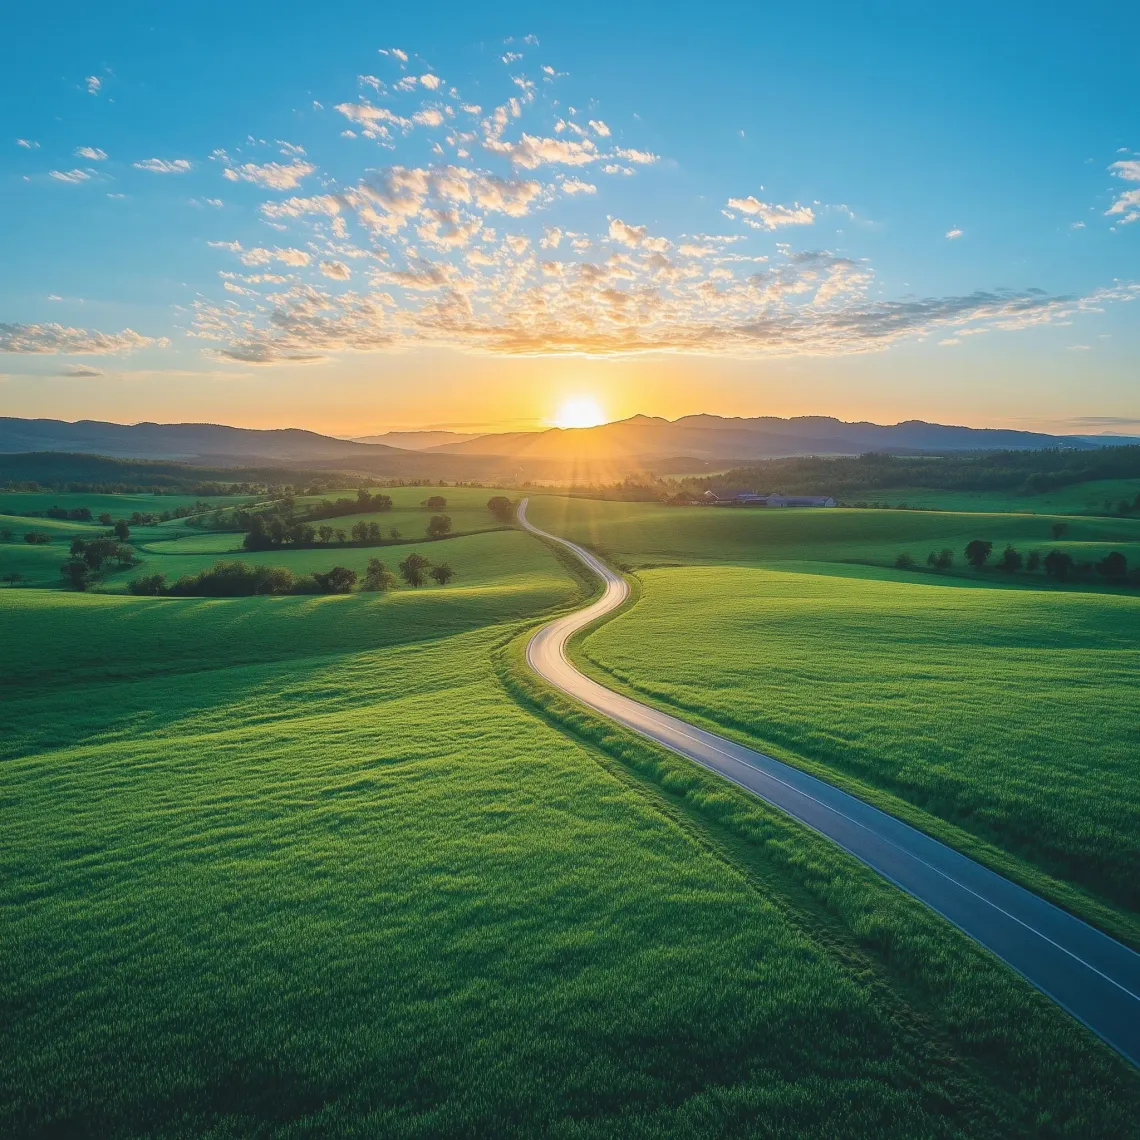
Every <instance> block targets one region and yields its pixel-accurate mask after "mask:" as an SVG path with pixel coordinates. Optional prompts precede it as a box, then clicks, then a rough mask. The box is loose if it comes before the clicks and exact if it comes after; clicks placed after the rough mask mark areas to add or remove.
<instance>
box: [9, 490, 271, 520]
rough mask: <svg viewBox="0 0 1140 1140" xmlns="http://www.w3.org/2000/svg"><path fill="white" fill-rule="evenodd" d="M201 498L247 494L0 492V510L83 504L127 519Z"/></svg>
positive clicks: (243, 499)
mask: <svg viewBox="0 0 1140 1140" xmlns="http://www.w3.org/2000/svg"><path fill="white" fill-rule="evenodd" d="M199 499H201V501H202V502H206V503H209V504H210V506H211V508H217V507H227V508H228V507H234V506H238V505H240V504H241V503H248V502H249V501H250V498H249V496H248V495H211V496H210V497H209V498H205V499H203V498H202V497H201V496H200V495H174V494H171V495H147V494H122V495H99V494H95V493H90V492H87V491H0V513H5V512H7V513H11V514H27V513H29V512H31V511H46V510H47V509H48V508H49V507H63V508H65V509H66V510H74V509H75V508H77V507H87V509H88V510H90V512H91V514H92V515H93V516H94V517H96V518H98V517H99V515H101V514H102V513H103V512H104V511H106V512H107V513H108V514H110V515H111V516H112V518H116V519H125V518H130V517H131V515H132V514H134V512H135V511H153V512H154V513H155V514H161V513H162V512H163V511H175V510H177V509H178V508H179V507H192V506H193V505H194V504H195V503H196V502H198V501H199Z"/></svg>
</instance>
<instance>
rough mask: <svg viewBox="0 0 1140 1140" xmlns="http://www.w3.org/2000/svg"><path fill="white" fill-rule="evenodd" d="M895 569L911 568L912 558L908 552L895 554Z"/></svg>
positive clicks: (912, 564)
mask: <svg viewBox="0 0 1140 1140" xmlns="http://www.w3.org/2000/svg"><path fill="white" fill-rule="evenodd" d="M895 569H896V570H913V569H914V559H913V558H911V556H910V555H909V554H905V553H904V554H898V555H896V556H895Z"/></svg>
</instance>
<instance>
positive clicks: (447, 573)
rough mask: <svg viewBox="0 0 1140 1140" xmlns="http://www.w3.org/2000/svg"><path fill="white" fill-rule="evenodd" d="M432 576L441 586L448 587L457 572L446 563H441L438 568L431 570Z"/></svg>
mask: <svg viewBox="0 0 1140 1140" xmlns="http://www.w3.org/2000/svg"><path fill="white" fill-rule="evenodd" d="M431 576H432V577H433V578H434V579H435V580H436V581H437V582H438V583H439V584H440V585H441V586H446V585H447V583H448V582H450V581H451V579H452V578H454V577H455V571H454V570H452V568H451V567H450V566H448V564H447V563H446V562H441V563H440V564H439V565H438V566H433V567H432V568H431Z"/></svg>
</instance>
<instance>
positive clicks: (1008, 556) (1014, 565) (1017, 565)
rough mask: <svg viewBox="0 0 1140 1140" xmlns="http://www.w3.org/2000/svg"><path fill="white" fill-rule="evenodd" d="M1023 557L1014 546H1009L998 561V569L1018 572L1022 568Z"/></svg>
mask: <svg viewBox="0 0 1140 1140" xmlns="http://www.w3.org/2000/svg"><path fill="white" fill-rule="evenodd" d="M1022 562H1023V559H1022V557H1021V555H1020V554H1018V553H1017V551H1016V550H1014V549H1013V547H1012V546H1007V547H1006V548H1005V550H1003V551H1002V555H1001V561H1000V562H999V563H998V569H999V570H1004V571H1005V573H1007V574H1016V573H1017V571H1018V570H1020V569H1021V564H1022Z"/></svg>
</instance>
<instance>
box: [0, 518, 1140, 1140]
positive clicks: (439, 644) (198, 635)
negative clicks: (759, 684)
mask: <svg viewBox="0 0 1140 1140" xmlns="http://www.w3.org/2000/svg"><path fill="white" fill-rule="evenodd" d="M493 537H494V538H495V539H496V541H499V542H505V541H506V540H508V539H511V540H513V539H514V538H515V537H518V538H520V539H521V538H522V536H505V535H499V536H493ZM461 541H467V540H461ZM471 541H474V540H471ZM530 546H531V548H532V549H533V554H532V557H533V559H534V564H533V566H532V571H531V572H532V573H536V574H539V573H545V574H548V575H549V576H550V577H551V579H557V580H558V582H559V586H560V591H561V592H560V594H558V595H557V596H559V597H561V598H566V597H567V596H569V594H570V593H571V592H572V591H573V589H574V587H573V584H572V582H571V581H570V580H569V579H567V578H566V577H565V576H563V575H562V574H561V573H560V572H559V571H558V570H557V567H556V565H555V564H554V563H553V560H552V559H551V558H550V556H549V554H547V552H546V551H545V549H544V548H543V547H542V546H540V545H539V544H537V543H534V542H531V543H530ZM522 557H523V555H522V551H521V550H520V549H512V550H511V552H510V558H509V562H510V564H511V565H512V566H517V565H518V563H519V560H520V558H522ZM543 568H545V569H543ZM497 585H498V583H497V582H496V581H493V580H492V581H489V582H488V583H487V590H488V592H489V593H490V594H494V592H495V590H496V588H497ZM505 593H506V594H507V595H508V596H507V597H506V598H505V600H503V601H502V602H501V604H500V605H499V607H498V608H497V609H495V608H493V607H492V608H490V609H488V610H487V612H486V613H485V615H484V620H494V619H495V618H499V619H501V618H504V617H507V618H509V617H511V616H513V615H514V613H515V612H516V611H515V610H514V608H513V607H514V605H515V603H514V601H512V600H511V598H510V597H509V593H510V591H509V589H507V590H505ZM540 593H541V591H536V592H535V594H534V595H533V597H532V605H533V606H538V605H540V604H549V603H550V601H551V600H552V598H551V597H550V596H549V595H548V596H547V597H546V598H545V600H543V599H542V598H541V597H540ZM452 603H454V604H457V605H458V604H461V592H460V591H457V590H451V589H449V590H445V591H438V592H437V593H435V594H434V595H430V594H428V593H426V592H420V593H412V592H408V593H406V594H405V595H403V596H400V595H397V596H396V597H394V598H392V599H390V600H384V601H379V602H377V601H376V600H374V599H369V598H364V597H360V596H357V597H350V598H334V599H318V600H317V604H316V605H315V606H313V605H311V602H310V600H308V599H252V600H227V601H221V602H205V603H203V602H195V601H189V602H183V601H177V602H171V601H166V600H163V599H151V598H115V597H104V596H90V595H89V596H84V595H73V594H61V593H45V594H40V595H38V596H37V595H36V593H35V592H33V591H23V592H20V591H16V592H13V593H12V594H11V595H10V596H9V595H7V594H5V595H4V598H3V604H4V607H5V610H6V612H5V614H4V621H3V622H2V623H0V628H2V629H4V630H5V631H8V630H10V629H11V628H12V622H11V621H10V620H9V619H11V618H13V617H15V618H18V619H19V613H20V611H21V610H22V609H24V608H26V607H31V608H32V613H31V616H30V621H29V624H28V626H27V630H25V631H24V633H23V636H22V637H20V636H19V635H18V634H17V637H16V641H15V644H16V645H18V646H19V649H20V654H21V657H22V660H23V673H24V675H26V676H38V677H41V678H43V677H48V676H51V677H52V678H53V679H54V682H55V683H53V684H50V685H48V684H34V685H26V686H23V687H16V688H14V689H10V690H9V692H8V693H7V695H6V698H5V717H6V722H5V723H6V730H7V731H6V733H5V742H6V743H7V744H8V745H9V746H10V748H11V752H10V754H9V756H8V758H7V759H5V760H4V761H3V763H4V779H3V781H2V782H0V789H2V790H0V827H2V828H3V833H4V835H5V843H4V844H3V845H0V908H2V914H3V920H4V921H3V923H2V924H0V930H2V932H3V933H2V939H3V953H2V954H0V1016H2V1018H3V1023H4V1025H5V1039H6V1048H5V1049H4V1050H2V1051H0V1088H3V1089H5V1090H6V1091H5V1094H4V1098H3V1101H2V1102H0V1112H2V1113H3V1115H2V1116H0V1131H4V1132H5V1133H6V1134H11V1135H18V1134H27V1135H47V1134H54V1135H60V1134H77V1133H83V1134H90V1135H99V1136H127V1135H139V1134H143V1133H145V1134H147V1135H151V1136H174V1135H203V1134H211V1135H216V1136H245V1135H260V1136H269V1135H272V1136H278V1135H280V1136H286V1135H287V1136H290V1137H298V1136H310V1135H313V1136H315V1135H320V1136H329V1135H350V1134H351V1135H358V1134H361V1133H366V1134H373V1135H386V1136H400V1135H415V1136H440V1135H491V1134H495V1135H523V1134H526V1135H533V1134H539V1133H541V1134H545V1135H560V1136H574V1137H583V1136H602V1135H606V1136H608V1135H614V1134H620V1135H629V1136H637V1135H661V1134H685V1135H710V1136H723V1135H749V1134H756V1133H757V1132H764V1133H765V1134H769V1135H802V1134H813V1135H819V1134H824V1133H826V1134H864V1135H869V1134H875V1135H897V1136H908V1137H909V1136H916V1135H923V1136H954V1135H970V1136H995V1137H998V1136H1001V1137H1006V1136H1010V1135H1026V1136H1028V1135H1045V1134H1058V1135H1060V1134H1066V1133H1067V1134H1072V1135H1081V1136H1119V1135H1124V1134H1126V1133H1127V1131H1128V1129H1129V1128H1131V1127H1132V1125H1131V1124H1130V1123H1129V1122H1130V1121H1132V1122H1134V1121H1135V1119H1136V1117H1137V1113H1138V1112H1140V1082H1138V1081H1137V1079H1136V1075H1135V1074H1134V1073H1133V1072H1132V1071H1131V1070H1129V1069H1128V1068H1127V1067H1126V1066H1124V1065H1123V1063H1121V1062H1119V1061H1118V1060H1117V1059H1116V1058H1114V1057H1112V1056H1111V1055H1109V1054H1108V1052H1107V1051H1106V1050H1105V1049H1104V1048H1103V1047H1102V1046H1100V1045H1099V1044H1098V1043H1096V1042H1094V1041H1093V1040H1092V1039H1091V1038H1089V1037H1088V1035H1086V1034H1085V1033H1083V1032H1082V1031H1081V1030H1080V1029H1079V1028H1077V1027H1075V1026H1073V1025H1072V1023H1071V1022H1069V1021H1068V1019H1067V1018H1066V1017H1065V1016H1064V1015H1063V1014H1061V1013H1060V1012H1059V1011H1058V1010H1056V1009H1055V1008H1054V1007H1052V1006H1051V1005H1050V1003H1048V1002H1047V1001H1046V1000H1045V999H1043V998H1041V997H1040V995H1037V994H1035V993H1033V992H1031V991H1030V990H1029V989H1028V987H1026V986H1025V985H1024V984H1023V983H1021V982H1020V981H1019V980H1017V979H1016V978H1013V977H1012V976H1011V975H1009V974H1008V972H1006V971H1005V970H1004V969H1002V968H1000V967H998V966H997V965H995V964H994V963H993V962H992V961H991V960H990V959H989V958H988V957H987V956H986V955H984V954H982V953H981V952H979V951H977V950H976V949H975V948H973V947H971V946H969V945H968V944H966V943H965V941H964V940H963V939H961V938H960V936H958V935H957V934H955V933H954V932H953V931H950V930H948V929H947V928H946V927H945V925H944V924H943V923H941V922H940V921H939V920H937V919H936V918H935V917H934V916H932V915H930V914H929V912H926V911H925V910H924V909H923V908H921V907H918V906H917V905H916V904H913V903H912V902H911V901H910V900H907V899H906V898H905V897H903V896H901V895H900V894H899V893H898V892H896V891H894V890H893V889H892V888H890V887H889V886H887V885H886V884H884V883H880V882H878V881H877V880H872V881H870V882H867V881H865V880H866V876H865V875H864V874H863V873H862V872H861V871H860V870H859V869H858V868H857V867H854V866H853V865H851V864H850V862H849V861H847V860H845V859H844V858H843V857H842V856H840V855H839V854H838V853H837V852H835V851H834V850H833V849H832V848H831V847H830V845H827V844H824V843H822V842H821V841H817V840H815V839H814V838H813V837H811V836H810V835H808V834H807V833H805V832H804V831H803V829H800V828H797V827H795V826H794V825H792V824H790V822H788V821H784V820H781V819H779V818H778V817H775V816H768V815H766V814H765V813H764V812H763V810H762V808H760V807H759V805H757V804H756V803H755V801H747V800H745V799H743V798H742V797H739V796H736V795H735V793H733V792H731V791H727V792H726V791H725V790H724V789H723V788H721V787H718V786H710V787H707V788H706V787H705V786H704V784H702V777H701V775H700V774H698V773H694V772H692V771H691V770H690V769H691V766H681V767H680V768H678V770H677V772H676V773H675V774H673V775H671V776H670V775H669V774H668V773H665V779H664V784H665V785H668V787H669V789H670V790H669V792H668V793H665V792H663V791H662V790H661V782H660V781H659V780H658V779H657V778H656V777H659V776H661V775H662V772H661V771H657V772H655V773H654V774H653V775H654V778H653V779H646V778H645V775H644V772H639V771H638V764H639V763H643V762H644V756H642V757H640V759H639V757H638V756H637V755H635V754H629V753H626V754H624V756H623V759H624V761H625V765H626V766H623V765H619V764H615V763H614V762H613V761H611V760H609V759H607V758H606V756H605V755H604V754H602V753H598V752H595V751H594V750H592V749H591V748H590V747H589V746H587V745H584V744H580V743H575V742H574V741H573V740H569V739H567V738H566V737H565V736H564V735H562V734H561V733H558V732H555V731H553V730H552V729H551V728H549V727H547V725H545V724H544V723H543V722H542V721H541V720H539V719H537V718H535V717H534V716H533V715H531V714H530V713H529V712H528V711H526V710H525V709H524V708H520V707H519V705H517V704H516V703H514V702H513V701H512V700H511V699H510V698H509V696H508V695H507V693H506V692H504V690H503V688H502V687H501V685H500V683H499V681H498V680H497V678H496V676H495V674H494V671H493V670H492V666H491V656H492V650H493V648H494V646H495V645H496V643H497V642H499V641H501V639H502V636H503V629H504V627H502V626H499V627H498V628H496V629H476V630H471V631H469V632H466V633H460V634H452V635H451V636H441V635H442V634H443V633H444V632H445V631H446V622H445V621H444V620H443V618H442V609H437V610H434V611H433V610H431V609H429V608H428V607H429V606H437V607H444V606H447V605H450V604H452ZM401 604H402V605H404V606H406V607H407V609H406V611H404V612H403V613H402V614H400V611H399V610H398V606H399V605H401ZM37 605H38V608H36V607H37ZM178 607H183V608H182V609H179V608H178ZM259 607H260V612H259V609H258V608H259ZM373 615H375V617H376V618H377V619H379V623H380V626H379V628H387V627H386V626H384V625H383V624H382V623H384V622H392V623H393V624H398V625H399V627H400V630H401V631H402V632H401V634H400V636H399V637H398V638H395V639H393V640H394V641H398V642H399V643H395V644H390V645H389V646H388V647H387V648H369V649H366V650H365V649H362V645H363V644H364V640H363V639H359V640H356V641H351V642H349V643H347V644H346V643H345V638H346V637H347V636H348V635H349V633H350V631H351V630H353V629H354V628H364V629H365V630H367V632H368V634H369V635H370V636H374V635H375V634H376V633H377V627H371V626H370V625H369V621H370V618H371V617H372V616H373ZM19 620H23V619H19ZM17 624H18V622H17ZM282 628H284V630H286V631H287V634H288V638H287V639H288V640H289V642H290V645H291V652H290V654H289V656H288V657H286V658H284V659H280V660H268V661H258V662H255V663H248V662H250V659H251V657H257V656H258V655H261V656H263V657H265V658H269V659H272V658H277V657H280V655H281V644H282V643H281V638H283V637H285V636H286V635H285V634H283V633H282V632H281V630H282ZM507 628H509V627H507ZM31 630H38V631H41V633H40V635H39V636H32V635H31V632H30V631H31ZM164 630H168V633H166V634H164V632H163V631H164ZM42 631H47V633H46V635H45V634H44V633H43V632H42ZM88 645H91V646H94V647H96V648H94V649H93V650H92V651H87V650H86V648H85V647H86V646H88ZM9 656H10V654H9V651H8V647H6V650H5V652H4V653H2V654H0V660H5V661H7V660H8V659H9ZM123 662H128V663H132V664H131V666H130V667H129V668H127V669H126V670H125V671H126V672H127V673H130V674H131V675H132V676H133V678H134V679H132V680H116V679H114V677H115V675H116V674H118V673H122V672H123V671H124V670H123V669H122V668H121V667H120V665H121V663H123ZM205 664H208V665H209V666H210V667H209V668H208V669H206V670H202V668H201V667H202V666H203V665H205ZM188 668H189V669H194V670H198V671H196V672H194V673H192V674H187V673H185V672H184V670H186V669H188ZM658 762H659V763H663V764H664V763H668V761H667V760H661V761H658ZM688 801H691V802H688ZM691 812H692V813H695V814H690V813H691Z"/></svg>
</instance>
